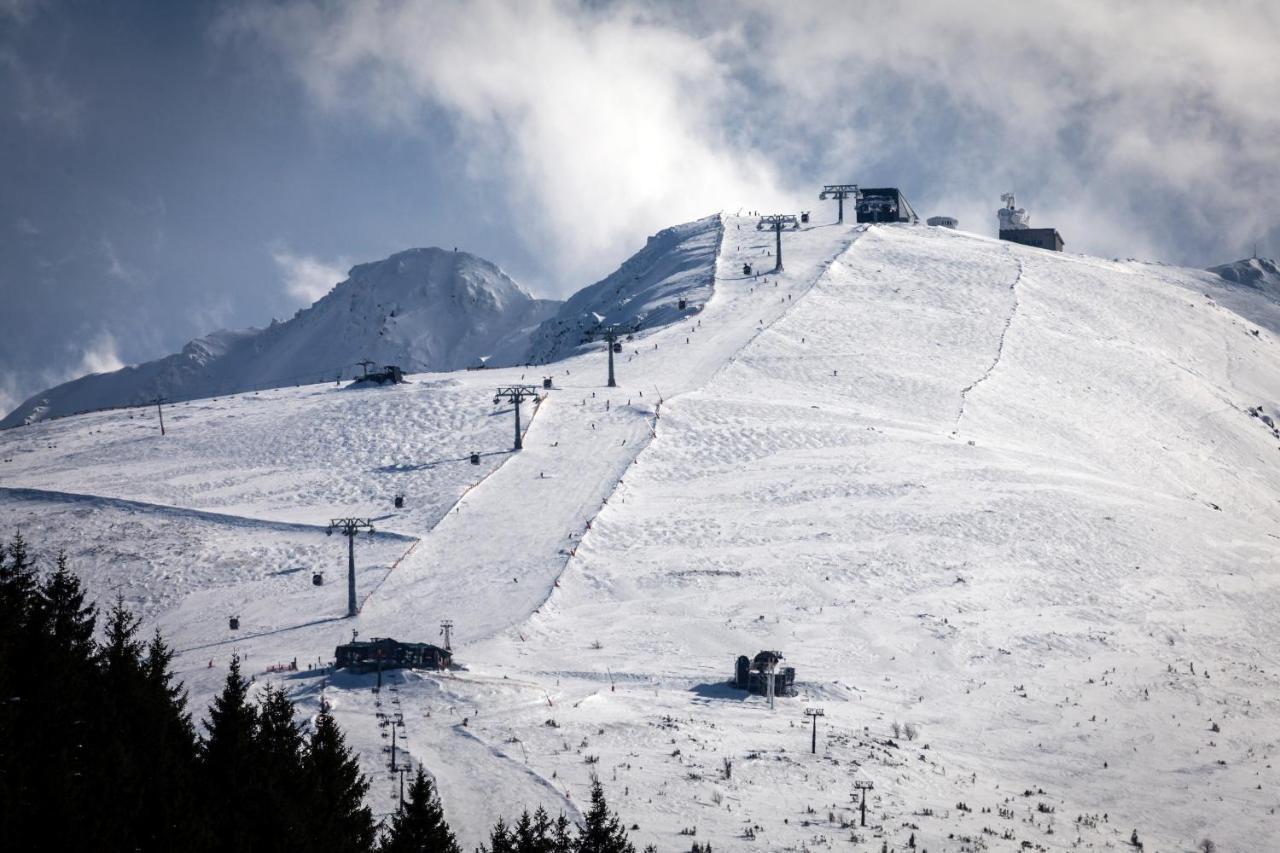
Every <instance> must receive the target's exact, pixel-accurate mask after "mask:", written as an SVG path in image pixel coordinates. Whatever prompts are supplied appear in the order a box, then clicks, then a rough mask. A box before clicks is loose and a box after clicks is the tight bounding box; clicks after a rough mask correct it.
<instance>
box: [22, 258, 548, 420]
mask: <svg viewBox="0 0 1280 853" xmlns="http://www.w3.org/2000/svg"><path fill="white" fill-rule="evenodd" d="M559 305H560V303H559V302H556V301H552V300H545V299H534V298H533V297H532V296H530V295H529V294H528V293H527V292H526V291H525V290H524V289H522V288H521V287H520V286H519V285H518V284H516V283H515V282H514V281H512V280H511V278H510V277H509V276H507V274H506V273H504V272H503V271H502V270H501V269H499V268H498V267H497V266H495V265H494V264H492V263H490V262H489V261H486V260H484V259H483V258H478V257H476V256H475V255H471V254H468V253H466V252H452V251H446V250H444V249H438V248H430V249H410V250H408V251H405V252H399V253H397V254H395V255H392V256H391V257H389V258H387V259H386V260H382V261H378V262H376V263H369V264H360V265H359V266H356V267H353V268H352V269H351V272H350V273H349V277H348V278H347V279H346V280H345V281H343V282H341V283H340V284H338V285H336V286H335V287H334V288H333V290H331V291H330V292H329V293H328V294H326V295H325V296H324V297H322V298H321V299H319V300H318V301H316V303H315V304H314V305H312V306H311V307H309V308H305V309H303V310H301V311H299V312H298V313H297V314H295V315H294V316H293V317H292V318H291V319H289V320H287V321H285V322H283V323H282V322H275V321H273V322H272V324H271V325H270V326H268V327H266V328H265V329H247V330H243V331H219V332H214V333H213V334H211V335H207V336H205V337H203V338H199V339H197V340H194V341H192V342H191V343H189V344H187V345H186V346H185V347H183V349H182V351H181V352H179V353H176V354H174V355H170V356H166V357H164V358H161V359H157V360H155V361H149V362H146V363H144V364H139V365H136V366H130V367H125V368H122V369H120V370H117V371H114V372H111V373H102V374H91V375H89V376H83V377H81V378H79V379H75V380H72V381H71V382H67V383H64V384H62V385H58V386H56V387H54V388H50V389H48V390H46V391H42V392H40V393H39V394H36V395H35V396H33V397H31V398H30V399H28V400H27V401H26V402H24V403H23V404H22V405H21V406H19V407H18V408H17V409H15V410H14V411H13V412H11V413H10V414H9V415H8V416H7V417H6V418H4V420H3V421H0V428H4V427H11V426H17V425H20V424H24V423H31V422H33V421H38V420H44V419H47V418H54V417H61V416H64V415H68V414H73V413H75V412H83V411H89V410H93V409H101V408H109V407H117V406H127V405H135V404H138V403H141V402H144V401H146V400H150V399H153V398H154V397H156V396H157V395H162V396H164V397H167V398H168V399H170V400H190V399H196V398H199V397H214V396H219V395H224V394H232V393H236V392H239V391H246V390H255V389H262V388H277V387H284V386H289V385H302V384H310V383H314V382H320V381H333V380H334V379H335V378H337V377H339V376H341V377H344V378H347V379H350V378H351V377H352V376H353V375H359V372H360V368H359V367H357V366H356V365H357V363H358V362H359V361H361V360H362V359H371V360H373V361H374V362H375V363H376V364H377V365H379V366H380V365H383V364H397V365H399V366H401V367H402V368H403V369H405V370H406V371H422V370H456V369H460V368H463V367H467V366H471V365H473V364H476V363H479V362H480V361H481V360H482V359H484V360H489V361H491V362H493V363H497V364H514V363H517V362H519V361H521V360H522V359H523V357H524V354H525V352H526V350H527V349H528V336H529V334H530V332H531V331H532V330H533V329H534V328H535V327H536V326H537V325H538V324H539V323H540V322H541V321H542V320H544V319H546V318H547V317H549V316H550V315H552V314H553V313H554V312H555V310H556V309H557V308H558V307H559Z"/></svg>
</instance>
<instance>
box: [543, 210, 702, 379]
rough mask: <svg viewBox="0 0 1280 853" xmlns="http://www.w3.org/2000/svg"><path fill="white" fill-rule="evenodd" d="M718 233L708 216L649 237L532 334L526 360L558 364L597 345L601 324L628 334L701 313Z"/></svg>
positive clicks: (579, 292) (572, 297) (572, 298)
mask: <svg viewBox="0 0 1280 853" xmlns="http://www.w3.org/2000/svg"><path fill="white" fill-rule="evenodd" d="M723 233H724V224H723V223H722V222H721V218H720V217H719V216H708V217H706V218H704V219H699V220H696V221H694V222H686V223H684V224H683V225H676V226H675V227H672V228H667V229H666V230H664V231H660V232H658V233H657V234H655V235H653V236H652V237H650V238H649V240H648V242H647V243H646V244H645V246H644V248H643V249H641V250H640V251H638V252H636V253H635V254H634V255H632V256H631V257H630V258H629V259H628V260H627V261H626V262H625V263H624V264H623V265H622V266H620V267H619V268H618V269H617V270H616V271H615V272H613V273H612V274H610V275H609V276H606V277H605V278H603V279H601V280H600V281H598V282H596V283H595V284H592V285H590V286H588V287H584V288H583V289H582V290H579V291H578V292H577V293H575V294H574V295H573V296H571V297H570V298H569V300H568V301H567V302H565V303H564V305H562V306H561V308H560V310H559V311H558V312H557V313H556V315H555V316H554V317H552V318H550V319H548V320H546V321H545V322H544V323H543V324H542V325H541V326H539V327H538V328H537V330H535V331H534V333H533V335H532V336H531V338H530V345H529V360H530V361H533V362H536V363H539V364H542V363H546V362H549V361H557V360H559V359H562V358H566V357H567V356H569V355H572V354H573V353H575V352H578V351H579V350H580V349H582V348H583V347H584V346H589V345H590V344H591V343H592V342H593V341H595V342H596V344H597V345H598V341H599V336H598V334H596V333H597V332H598V330H599V329H600V328H601V327H602V326H605V325H611V326H618V327H620V328H621V329H622V330H623V331H624V332H625V333H628V334H632V333H634V332H637V331H640V330H642V329H652V328H655V327H657V326H665V325H667V324H669V323H673V322H675V321H676V320H679V319H680V318H682V317H688V316H691V315H693V314H696V313H697V312H698V311H701V310H702V306H703V305H704V304H706V301H707V300H708V299H710V298H711V291H712V284H713V282H714V279H715V262H716V255H717V254H718V253H719V251H720V241H721V238H722V235H723ZM681 299H683V300H684V301H685V305H684V307H683V308H681V307H680V300H681Z"/></svg>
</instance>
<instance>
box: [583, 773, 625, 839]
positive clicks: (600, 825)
mask: <svg viewBox="0 0 1280 853" xmlns="http://www.w3.org/2000/svg"><path fill="white" fill-rule="evenodd" d="M576 850H577V853H635V851H636V848H635V847H634V846H632V844H631V842H630V841H628V840H627V831H626V830H625V829H624V828H623V827H622V822H621V821H619V820H618V816H617V815H615V814H614V813H613V812H611V811H609V804H608V803H607V802H605V799H604V786H603V785H601V784H600V780H599V779H595V780H593V781H592V783H591V810H590V811H588V812H587V816H586V820H585V822H584V823H583V825H582V831H581V832H580V833H578V843H577V846H576Z"/></svg>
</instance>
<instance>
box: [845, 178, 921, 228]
mask: <svg viewBox="0 0 1280 853" xmlns="http://www.w3.org/2000/svg"><path fill="white" fill-rule="evenodd" d="M858 221H859V222H911V223H916V222H919V221H920V217H919V216H916V212H915V210H914V209H913V208H912V207H911V203H910V202H908V201H907V197H906V196H904V195H903V194H902V192H901V191H899V190H898V188H897V187H880V188H878V189H863V190H860V191H859V193H858Z"/></svg>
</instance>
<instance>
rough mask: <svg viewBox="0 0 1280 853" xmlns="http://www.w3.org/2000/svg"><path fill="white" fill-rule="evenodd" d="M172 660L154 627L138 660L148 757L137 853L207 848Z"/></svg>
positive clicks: (191, 733)
mask: <svg viewBox="0 0 1280 853" xmlns="http://www.w3.org/2000/svg"><path fill="white" fill-rule="evenodd" d="M172 661H173V651H172V650H171V649H170V648H169V647H168V646H167V645H166V644H165V642H164V639H163V638H162V637H161V636H160V631H159V630H158V629H157V630H156V632H155V634H154V635H153V636H152V638H151V641H150V642H149V643H147V647H146V656H145V657H144V658H143V662H142V678H143V684H144V688H143V689H144V692H143V694H142V695H143V700H142V703H141V705H140V707H139V709H138V715H139V717H140V719H141V721H142V722H141V724H140V728H141V729H142V731H143V732H144V737H145V739H146V743H147V745H148V752H149V755H150V759H149V772H148V773H147V777H146V782H145V784H144V787H143V790H142V792H141V794H140V795H141V796H142V798H143V799H144V800H145V801H146V802H148V803H150V805H149V806H148V807H147V809H146V811H147V816H146V818H145V821H146V828H147V833H146V835H145V836H144V838H143V840H142V845H141V849H142V850H144V851H155V853H162V851H169V850H179V849H181V850H184V851H190V853H197V851H201V850H205V849H208V848H211V847H212V842H211V840H210V838H209V830H208V823H207V821H206V820H205V803H204V800H203V798H202V797H201V793H202V792H201V790H200V788H199V786H198V770H199V763H198V759H199V755H200V749H199V742H198V740H197V738H196V730H195V726H194V725H193V724H192V722H191V715H190V714H189V713H188V712H187V692H186V690H185V689H183V687H182V686H181V685H180V684H175V683H174V676H173V671H172V670H171V669H170V663H171V662H172Z"/></svg>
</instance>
